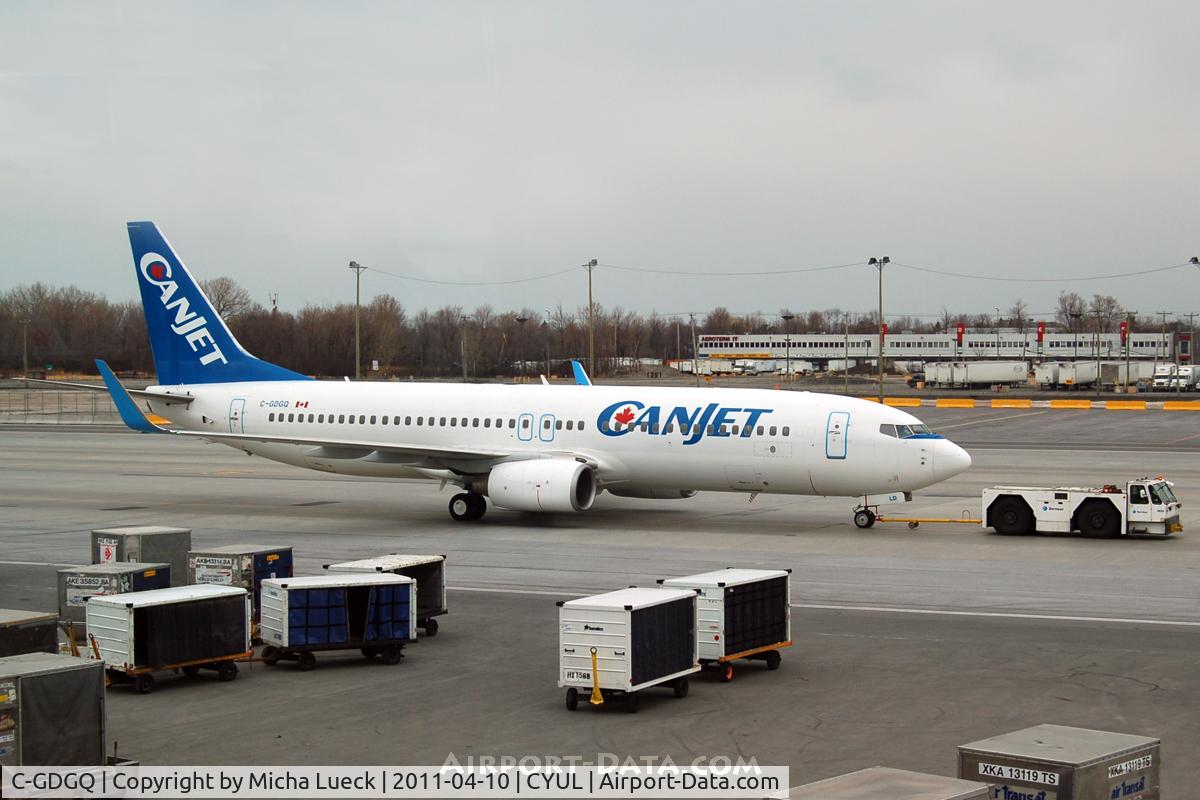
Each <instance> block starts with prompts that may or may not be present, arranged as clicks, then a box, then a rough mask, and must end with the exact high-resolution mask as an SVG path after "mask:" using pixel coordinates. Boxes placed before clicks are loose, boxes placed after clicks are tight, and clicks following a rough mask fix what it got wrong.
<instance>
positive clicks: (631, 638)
mask: <svg viewBox="0 0 1200 800" xmlns="http://www.w3.org/2000/svg"><path fill="white" fill-rule="evenodd" d="M558 606H559V609H558V621H559V627H558V641H559V647H558V685H559V688H566V690H567V699H566V702H567V708H568V709H569V710H572V711H573V710H574V709H575V707H576V705H577V704H578V702H579V692H580V690H582V691H584V692H585V693H586V692H591V693H592V696H593V700H592V702H593V704H595V705H599V703H597V702H596V700H597V699H599V700H600V702H604V698H607V697H609V696H620V695H624V696H625V698H626V709H627V710H628V711H629V712H630V713H636V712H637V708H638V692H640V691H642V690H643V689H648V688H650V687H651V686H658V685H660V684H669V685H670V686H671V688H673V689H674V690H675V696H676V697H687V693H688V679H687V676H688V675H690V674H692V673H693V672H697V671H699V669H700V664H699V663H698V662H697V660H696V593H695V592H694V591H691V590H681V589H638V588H630V589H620V590H618V591H615V592H607V593H606V594H598V595H593V596H592V597H581V598H579V599H577V600H568V601H566V602H561V601H560V602H559V604H558ZM597 695H599V698H597V697H596V696H597ZM585 697H586V695H585Z"/></svg>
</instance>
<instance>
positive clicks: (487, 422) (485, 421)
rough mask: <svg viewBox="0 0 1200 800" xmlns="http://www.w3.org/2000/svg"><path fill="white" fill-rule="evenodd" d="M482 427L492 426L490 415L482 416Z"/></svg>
mask: <svg viewBox="0 0 1200 800" xmlns="http://www.w3.org/2000/svg"><path fill="white" fill-rule="evenodd" d="M483 427H485V428H490V427H492V418H491V417H484V418H483Z"/></svg>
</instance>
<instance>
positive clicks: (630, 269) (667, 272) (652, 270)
mask: <svg viewBox="0 0 1200 800" xmlns="http://www.w3.org/2000/svg"><path fill="white" fill-rule="evenodd" d="M866 263H867V262H865V261H855V262H853V263H851V264H830V265H828V266H824V267H796V268H794V269H772V270H754V271H750V272H732V271H721V272H694V271H691V270H680V269H656V268H654V267H623V266H620V265H619V264H608V263H601V264H600V266H602V267H608V268H609V269H619V270H623V271H625V272H649V273H653V274H656V275H692V276H700V277H712V278H744V277H755V276H762V275H795V274H798V273H802V272H826V271H829V270H835V269H847V268H849V267H861V266H863V265H865V264H866Z"/></svg>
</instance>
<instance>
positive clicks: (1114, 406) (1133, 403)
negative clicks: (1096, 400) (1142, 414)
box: [1104, 400, 1146, 411]
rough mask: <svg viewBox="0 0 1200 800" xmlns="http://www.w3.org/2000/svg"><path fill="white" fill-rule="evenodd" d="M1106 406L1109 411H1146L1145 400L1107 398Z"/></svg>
mask: <svg viewBox="0 0 1200 800" xmlns="http://www.w3.org/2000/svg"><path fill="white" fill-rule="evenodd" d="M1104 407H1105V408H1107V409H1108V410H1109V411H1145V410H1146V401H1145V400H1106V401H1104Z"/></svg>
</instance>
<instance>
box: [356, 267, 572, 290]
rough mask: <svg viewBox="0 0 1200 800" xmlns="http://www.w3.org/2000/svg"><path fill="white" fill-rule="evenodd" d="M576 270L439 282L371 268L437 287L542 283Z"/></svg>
mask: <svg viewBox="0 0 1200 800" xmlns="http://www.w3.org/2000/svg"><path fill="white" fill-rule="evenodd" d="M577 269H579V267H567V268H566V269H560V270H559V271H558V272H547V273H546V274H545V275H531V276H529V277H527V278H513V279H511V280H506V281H439V280H435V279H433V278H419V277H417V276H416V275H403V274H401V273H399V272H388V271H387V270H386V269H378V268H377V267H371V271H372V272H378V273H379V274H380V275H387V276H389V277H392V278H400V279H401V280H405V281H416V282H418V283H434V284H437V285H438V286H508V285H511V284H514V283H531V282H533V281H544V280H546V279H548V278H557V277H558V276H559V275H566V274H567V273H568V272H574V271H575V270H577Z"/></svg>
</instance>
